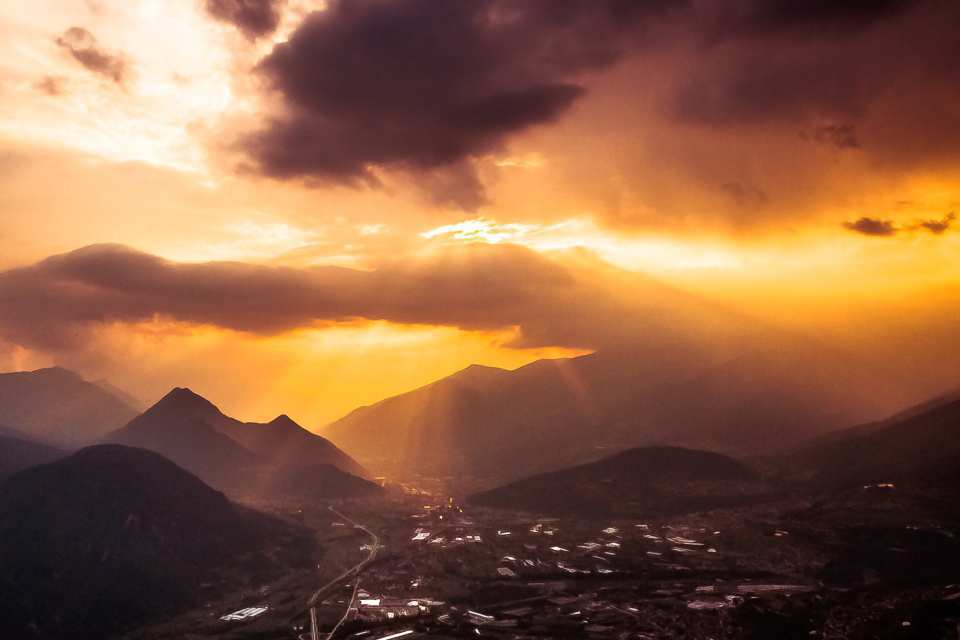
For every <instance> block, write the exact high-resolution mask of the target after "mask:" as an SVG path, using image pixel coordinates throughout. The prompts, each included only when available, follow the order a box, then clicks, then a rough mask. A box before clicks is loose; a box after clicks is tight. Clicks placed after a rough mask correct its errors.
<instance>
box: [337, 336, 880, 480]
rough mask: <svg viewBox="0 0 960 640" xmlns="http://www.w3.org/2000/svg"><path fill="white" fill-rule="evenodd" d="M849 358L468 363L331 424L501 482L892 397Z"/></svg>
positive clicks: (783, 435)
mask: <svg viewBox="0 0 960 640" xmlns="http://www.w3.org/2000/svg"><path fill="white" fill-rule="evenodd" d="M853 368H855V364H854V363H850V362H847V361H846V360H845V359H844V358H841V357H834V356H832V355H830V354H826V355H825V352H824V351H823V350H822V349H819V348H817V347H816V346H815V345H809V344H806V343H802V342H797V343H792V342H782V343H778V346H777V347H773V346H765V347H758V346H754V347H751V348H747V349H744V350H743V351H742V352H737V354H736V355H733V356H731V355H729V354H728V353H727V351H726V350H723V349H720V350H711V349H705V348H701V347H695V346H692V345H681V344H677V343H672V344H665V345H662V346H660V347H657V348H643V349H642V348H634V349H622V350H618V351H605V352H597V353H594V354H591V355H586V356H581V357H577V358H569V359H558V360H540V361H537V362H534V363H531V364H529V365H527V366H524V367H521V368H519V369H516V370H514V371H507V370H503V369H494V368H490V367H478V366H472V367H469V368H467V369H464V370H463V371H460V372H458V373H456V374H454V375H452V376H449V377H447V378H444V379H442V380H439V381H437V382H434V383H432V384H429V385H426V386H424V387H421V388H419V389H415V390H413V391H411V392H409V393H405V394H402V395H399V396H395V397H393V398H388V399H386V400H383V401H381V402H378V403H377V404H374V405H372V406H369V407H363V408H360V409H357V410H355V411H353V412H352V413H350V414H349V415H347V416H345V417H344V418H342V419H340V420H338V421H336V422H334V423H333V424H331V425H329V427H328V428H327V430H326V431H324V434H325V435H327V436H328V437H330V438H331V440H333V441H334V442H335V443H337V444H338V445H340V446H342V447H344V448H346V449H348V450H349V451H351V452H352V453H353V454H354V455H356V456H358V458H359V459H360V460H361V461H363V462H364V463H366V464H368V465H370V466H376V467H378V468H384V469H387V470H390V471H393V472H404V471H411V470H414V471H422V472H424V473H428V474H434V475H458V476H462V475H464V474H468V475H472V476H475V477H479V478H488V479H491V480H492V481H493V482H494V483H497V482H503V481H508V480H511V479H515V478H518V477H522V476H523V475H528V474H529V473H531V472H538V471H547V470H551V469H556V468H561V467H563V466H569V465H571V464H576V463H580V462H586V461H589V460H591V459H596V458H597V457H600V456H601V455H605V454H606V453H609V452H612V451H617V450H622V449H625V448H628V447H632V446H639V445H654V444H667V445H682V446H689V447H695V448H706V449H712V450H719V451H724V452H727V453H736V454H738V455H743V454H753V453H759V452H764V451H770V450H773V449H777V448H780V447H785V446H788V445H789V444H790V443H792V442H798V441H800V440H802V439H803V438H806V437H808V436H810V435H811V434H816V433H824V432H826V431H828V430H830V429H834V428H839V427H841V426H843V425H846V424H850V423H851V422H852V421H856V420H861V419H863V417H864V416H871V415H882V414H883V413H884V412H886V411H887V410H888V407H887V405H888V403H889V399H890V398H891V397H893V398H896V397H898V396H897V395H896V394H894V393H888V391H889V389H888V387H887V386H886V383H885V382H884V379H878V380H877V381H875V383H873V382H870V381H869V380H868V381H867V382H864V383H861V384H857V385H854V384H851V385H850V386H849V387H847V386H844V387H843V388H841V387H840V386H838V385H837V384H836V380H838V379H845V380H851V379H853V378H854V377H856V376H859V377H860V378H861V380H862V379H863V377H864V374H863V373H862V372H859V373H857V372H851V369H853ZM868 377H869V376H868ZM870 389H872V390H873V391H872V392H870V391H868V390H870Z"/></svg>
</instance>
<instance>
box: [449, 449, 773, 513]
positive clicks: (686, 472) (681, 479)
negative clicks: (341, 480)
mask: <svg viewBox="0 0 960 640" xmlns="http://www.w3.org/2000/svg"><path fill="white" fill-rule="evenodd" d="M772 495H774V489H773V488H772V487H771V486H770V485H769V484H768V483H766V482H764V481H763V480H762V479H761V478H760V476H759V475H758V474H757V472H756V471H754V470H753V469H751V468H750V467H748V466H746V465H744V464H743V463H741V462H738V461H736V460H734V459H733V458H730V457H728V456H725V455H722V454H719V453H711V452H708V451H698V450H694V449H685V448H680V447H638V448H634V449H629V450H627V451H622V452H620V453H617V454H614V455H612V456H608V457H605V458H602V459H601V460H597V461H596V462H591V463H589V464H584V465H578V466H575V467H571V468H568V469H561V470H559V471H553V472H550V473H543V474H539V475H535V476H532V477H529V478H525V479H523V480H518V481H516V482H513V483H510V484H508V485H505V486H502V487H499V488H496V489H491V490H488V491H485V492H482V493H477V494H474V495H472V496H470V497H469V498H468V501H469V502H471V503H473V504H477V505H482V506H489V507H499V508H503V509H513V510H521V511H533V512H538V513H552V514H575V515H578V516H630V515H635V516H652V515H661V514H675V513H683V512H686V511H702V510H706V509H713V508H719V507H730V506H737V505H740V504H745V503H748V502H755V501H757V500H761V499H764V498H767V497H770V496H772Z"/></svg>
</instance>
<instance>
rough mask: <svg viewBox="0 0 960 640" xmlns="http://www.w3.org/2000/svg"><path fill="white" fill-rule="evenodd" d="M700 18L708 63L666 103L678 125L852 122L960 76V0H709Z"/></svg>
mask: <svg viewBox="0 0 960 640" xmlns="http://www.w3.org/2000/svg"><path fill="white" fill-rule="evenodd" d="M697 15H698V17H697V18H695V19H694V20H693V22H692V24H693V25H694V26H693V29H694V32H695V33H696V34H698V37H701V38H704V40H703V42H704V45H703V46H704V48H703V49H702V56H701V61H702V64H700V65H698V66H697V67H696V68H694V69H692V73H691V74H690V75H689V76H688V77H687V78H686V79H685V80H684V81H682V82H680V83H679V85H678V90H677V92H676V93H675V95H674V98H673V103H672V104H671V105H670V109H671V110H672V112H673V113H674V114H675V115H677V116H678V117H680V118H681V119H686V120H694V121H700V122H706V123H712V124H714V125H724V124H727V125H734V124H744V123H751V122H753V123H755V122H758V121H769V120H792V119H796V118H798V117H799V118H803V117H820V118H821V119H827V120H835V121H836V120H839V121H841V122H843V123H844V124H843V125H841V126H853V125H854V124H855V123H856V120H857V119H858V118H860V117H862V116H864V115H865V114H866V113H867V112H868V111H869V110H870V109H871V108H872V106H873V105H874V104H875V103H877V102H880V101H895V102H901V103H903V104H907V103H909V102H910V100H911V94H913V93H914V92H915V91H916V90H917V89H918V88H927V87H930V86H931V85H940V86H941V87H943V88H949V87H950V85H951V84H952V83H954V82H955V81H956V80H957V79H958V77H960V76H958V71H957V69H956V66H955V65H954V64H952V62H951V61H952V60H955V59H956V56H957V54H958V53H960V45H958V43H957V39H956V38H955V34H954V25H956V24H957V22H958V20H960V4H958V3H956V2H948V1H944V0H917V1H914V2H903V1H887V2H883V1H881V2H867V1H863V2H849V1H848V2H828V1H827V0H824V1H822V2H821V1H817V2H802V1H791V0H779V1H775V2H768V1H766V0H750V1H743V2H735V3H733V4H732V5H730V4H728V3H725V2H706V3H704V4H703V5H702V10H700V11H699V12H698V14H697ZM898 90H899V91H902V92H905V93H903V94H898V93H897V91H898ZM914 108H915V107H914ZM824 133H826V134H828V135H829V134H831V132H830V131H824ZM836 133H841V134H842V133H843V131H837V132H836Z"/></svg>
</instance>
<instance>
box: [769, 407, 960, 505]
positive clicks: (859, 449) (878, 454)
mask: <svg viewBox="0 0 960 640" xmlns="http://www.w3.org/2000/svg"><path fill="white" fill-rule="evenodd" d="M783 464H784V467H785V468H786V469H787V470H788V473H791V474H793V475H794V477H795V478H798V479H801V480H809V481H814V482H817V483H820V484H827V485H835V486H840V485H852V484H864V483H878V482H897V481H910V482H932V483H947V484H949V483H956V482H958V481H960V398H958V397H956V396H945V397H943V398H938V399H935V400H932V401H930V402H926V403H923V404H921V405H918V406H916V407H912V408H910V409H907V410H906V411H902V412H900V413H898V414H896V415H894V416H892V417H891V418H889V419H887V420H884V421H881V422H876V423H871V424H866V425H861V426H857V427H853V428H850V429H846V430H843V431H839V432H836V433H833V434H830V435H829V436H828V437H825V438H822V439H820V440H818V441H814V442H812V443H810V444H808V445H806V446H804V447H802V448H800V449H799V450H797V451H795V452H793V453H792V454H790V455H789V456H785V457H784V460H783Z"/></svg>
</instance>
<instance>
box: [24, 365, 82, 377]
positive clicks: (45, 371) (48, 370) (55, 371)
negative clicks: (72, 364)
mask: <svg viewBox="0 0 960 640" xmlns="http://www.w3.org/2000/svg"><path fill="white" fill-rule="evenodd" d="M30 373H33V374H35V375H38V376H45V377H48V378H60V379H64V380H83V376H81V375H80V374H79V373H77V372H76V371H73V370H71V369H67V368H65V367H61V366H53V367H44V368H42V369H35V370H34V371H31V372H30Z"/></svg>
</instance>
